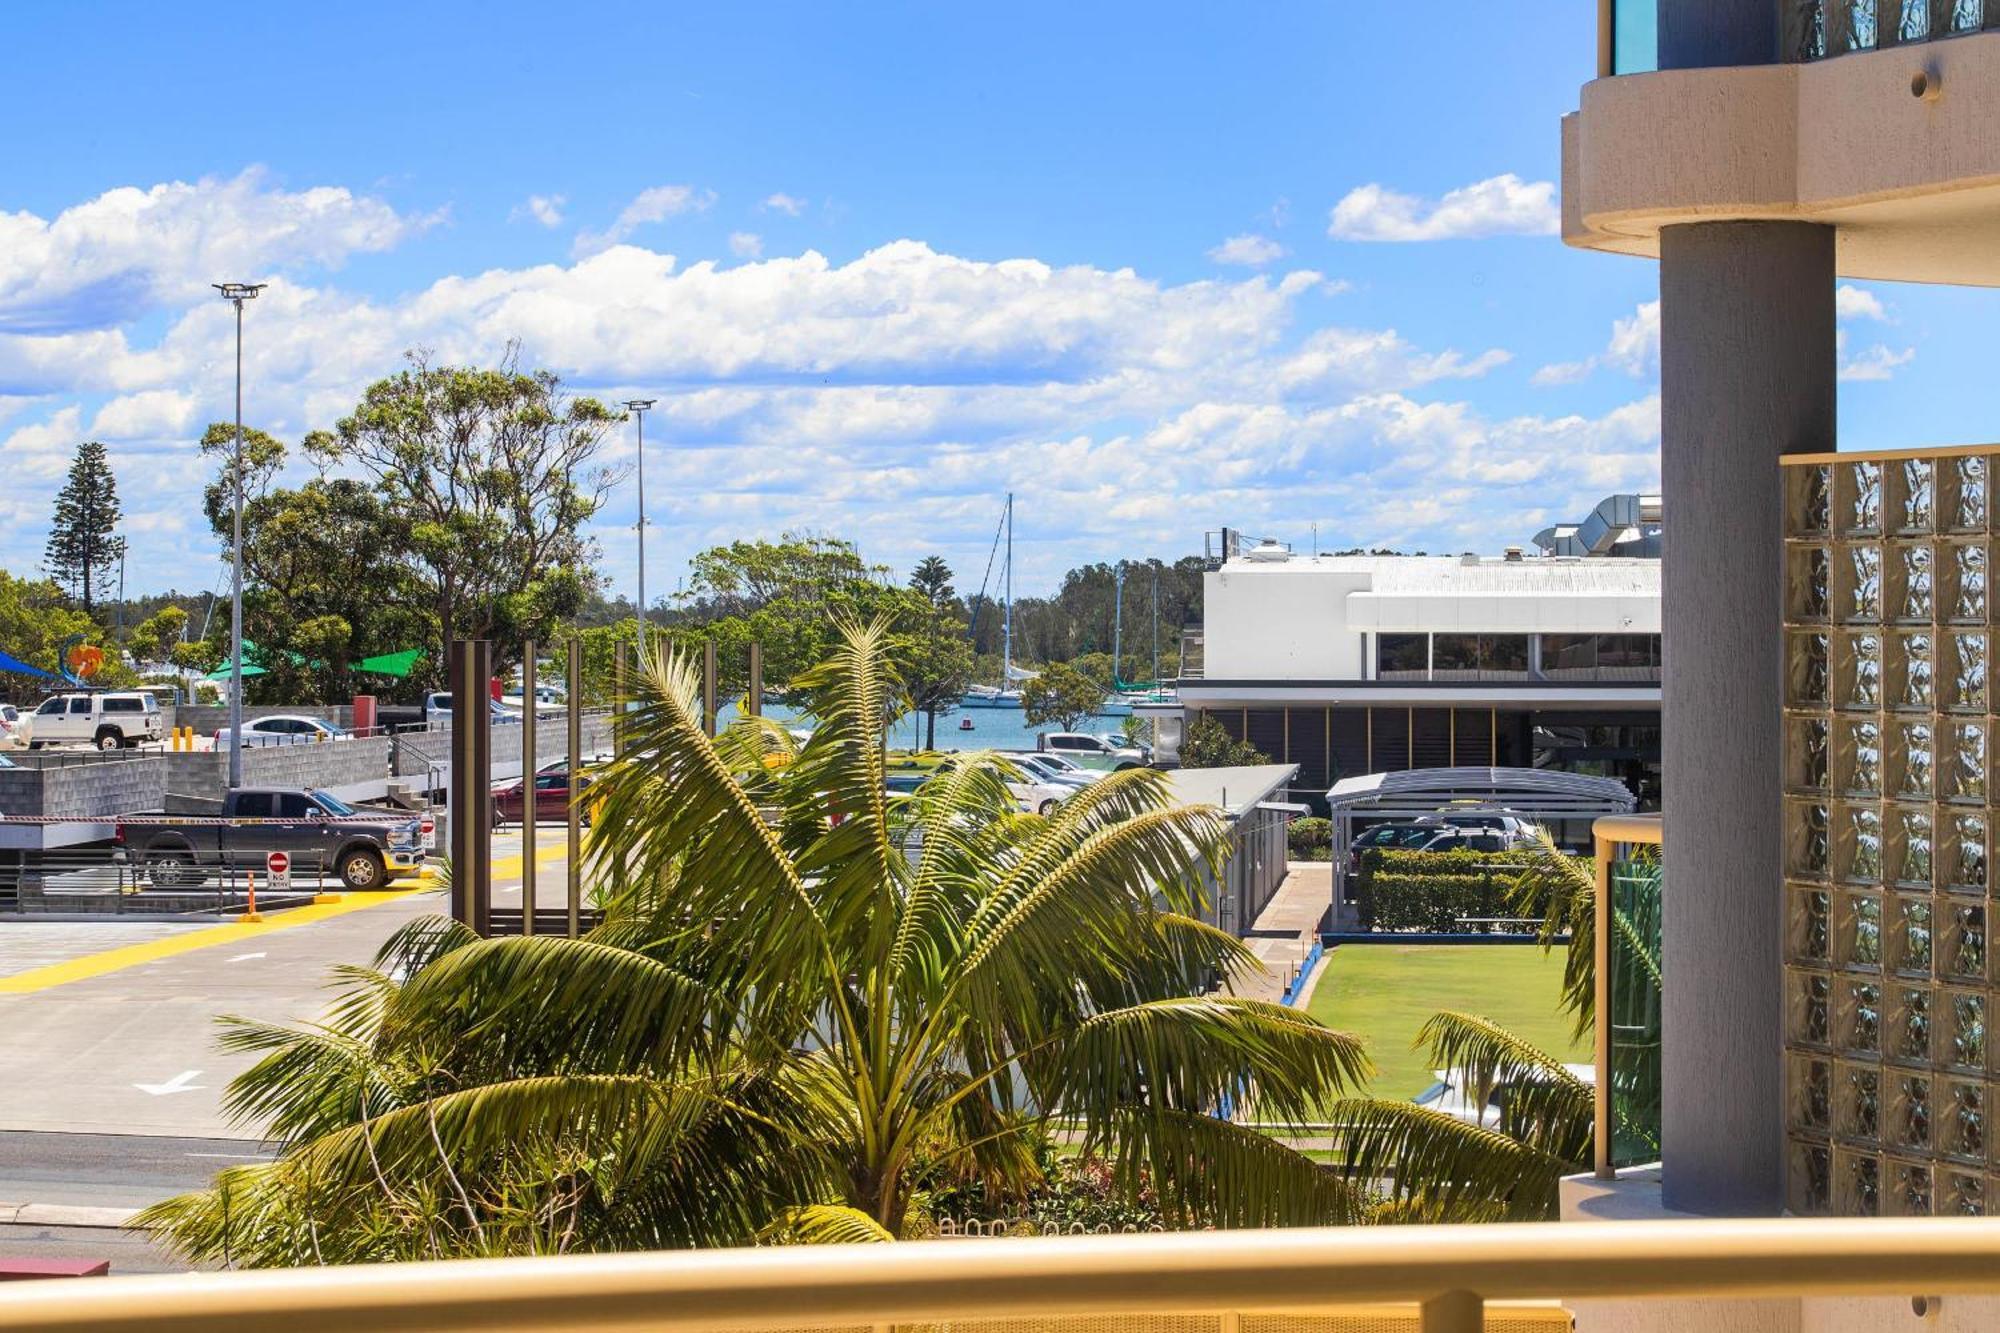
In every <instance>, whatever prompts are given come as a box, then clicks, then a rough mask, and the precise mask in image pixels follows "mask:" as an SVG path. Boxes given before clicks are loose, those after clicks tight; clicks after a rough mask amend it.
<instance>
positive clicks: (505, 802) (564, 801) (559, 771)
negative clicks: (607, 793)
mask: <svg viewBox="0 0 2000 1333" xmlns="http://www.w3.org/2000/svg"><path fill="white" fill-rule="evenodd" d="M589 790H590V778H589V777H588V776H585V777H583V778H580V779H579V780H578V782H577V793H578V795H579V796H580V795H582V794H583V793H584V792H587V791H589ZM526 805H527V801H526V798H525V797H524V795H523V792H522V784H521V783H519V782H516V783H513V784H511V785H509V786H505V787H496V788H494V790H493V824H494V827H496V828H498V827H499V826H500V825H502V824H518V823H520V822H521V812H522V810H523V809H524V808H525V807H526ZM582 806H583V822H584V823H586V824H588V823H589V822H590V803H589V802H588V801H585V802H582ZM568 818H569V772H568V770H567V769H566V768H545V769H543V770H542V771H541V772H539V773H537V774H535V822H536V823H537V824H560V823H562V822H563V821H565V820H567V819H568Z"/></svg>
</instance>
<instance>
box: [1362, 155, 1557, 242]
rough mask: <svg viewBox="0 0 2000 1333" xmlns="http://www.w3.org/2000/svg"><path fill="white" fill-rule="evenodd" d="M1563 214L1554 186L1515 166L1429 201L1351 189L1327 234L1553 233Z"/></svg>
mask: <svg viewBox="0 0 2000 1333" xmlns="http://www.w3.org/2000/svg"><path fill="white" fill-rule="evenodd" d="M1561 220H1562V214H1561V210H1560V209H1559V208H1558V206H1557V204H1556V187H1555V185H1554V184H1553V183H1552V182H1550V181H1533V182H1530V181H1524V180H1522V179H1521V178H1520V177H1519V176H1516V175H1515V174H1513V173H1512V172H1508V173H1506V174H1505V175H1500V176H1493V177H1490V178H1489V179H1486V180H1483V181H1479V182H1477V183H1476V184H1472V185H1466V186H1461V187H1460V188H1458V189H1456V190H1452V191H1450V192H1449V193H1447V194H1446V195H1445V196H1444V197H1443V198H1442V199H1439V200H1436V201H1434V202H1433V201H1431V200H1426V199H1419V198H1418V197H1417V196H1415V195H1410V194H1401V193H1398V192H1397V191H1395V190H1391V189H1388V188H1387V187H1385V186H1382V185H1375V184H1369V185H1363V186H1360V187H1358V188H1356V189H1353V190H1350V191H1348V193H1347V195H1346V197H1345V198H1343V199H1342V200H1341V201H1340V202H1339V203H1337V204H1335V205H1334V206H1333V215H1332V219H1331V221H1330V222H1329V224H1328V226H1327V229H1326V234H1327V235H1329V236H1331V237H1333V238H1334V239H1336V240H1342V241H1446V240H1459V239H1463V238H1467V237H1475V236H1509V235H1513V236H1547V235H1554V234H1555V233H1556V231H1557V230H1558V229H1559V227H1560V224H1561Z"/></svg>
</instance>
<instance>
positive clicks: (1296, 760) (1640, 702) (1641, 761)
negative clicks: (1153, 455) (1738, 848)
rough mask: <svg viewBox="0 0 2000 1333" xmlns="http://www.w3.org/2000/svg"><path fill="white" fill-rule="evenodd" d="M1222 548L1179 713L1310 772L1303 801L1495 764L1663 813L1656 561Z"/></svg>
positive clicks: (1187, 653)
mask: <svg viewBox="0 0 2000 1333" xmlns="http://www.w3.org/2000/svg"><path fill="white" fill-rule="evenodd" d="M1224 550H1225V552H1226V554H1225V555H1224V557H1223V558H1222V559H1220V560H1216V561H1213V562H1212V566H1211V568H1210V570H1209V573H1208V575H1207V577H1206V581H1205V583H1204V586H1203V619H1204V622H1205V626H1204V630H1203V632H1202V634H1201V635H1200V636H1199V641H1198V644H1197V642H1196V641H1195V636H1193V635H1190V642H1189V644H1188V646H1187V648H1186V649H1184V654H1183V656H1184V665H1183V675H1182V678H1181V680H1180V682H1179V688H1180V702H1181V705H1182V707H1183V708H1184V710H1185V712H1186V714H1187V721H1188V722H1190V723H1192V722H1193V720H1194V718H1195V716H1196V715H1197V714H1206V715H1208V716H1211V717H1213V718H1214V719H1215V720H1216V721H1217V722H1219V723H1220V724H1221V725H1222V727H1223V728H1224V729H1225V730H1226V731H1228V732H1229V734H1230V735H1232V736H1235V737H1238V738H1242V739H1247V740H1248V741H1250V742H1251V743H1252V744H1253V745H1255V746H1256V747H1257V748H1258V749H1260V750H1262V751H1263V752H1264V753H1265V754H1267V755H1269V756H1270V757H1271V758H1272V759H1274V760H1278V761H1280V762H1284V763H1293V764H1297V765H1299V770H1300V771H1299V776H1298V779H1297V788H1296V791H1298V792H1300V793H1308V792H1324V791H1325V790H1326V789H1327V788H1328V787H1330V786H1332V784H1333V783H1334V782H1335V781H1337V780H1338V779H1340V778H1343V777H1354V776H1358V775H1360V774H1363V773H1373V772H1394V771H1399V770H1402V769H1408V768H1436V767H1445V766H1452V765H1494V766H1504V767H1530V766H1532V767H1555V768H1564V769H1571V770H1575V771H1582V772H1590V773H1597V774H1602V775H1604V776H1609V777H1618V778H1623V779H1625V780H1626V781H1627V782H1628V783H1629V784H1630V785H1631V786H1632V787H1633V788H1634V790H1635V791H1636V792H1637V793H1638V794H1639V795H1640V797H1641V799H1642V800H1643V801H1645V802H1646V803H1647V804H1652V803H1654V802H1655V801H1656V800H1657V797H1658V779H1659V754H1660V733H1659V709H1660V562H1659V561H1658V560H1655V559H1643V558H1628V557H1623V556H1549V555H1541V556H1523V555H1521V554H1520V553H1519V552H1518V551H1517V550H1510V551H1509V552H1508V554H1506V555H1505V556H1498V557H1476V556H1352V555H1340V556H1305V555H1298V554H1295V553H1292V552H1290V551H1288V550H1286V549H1285V548H1284V547H1282V546H1280V545H1277V544H1276V543H1269V542H1267V543H1263V544H1261V545H1258V546H1256V547H1254V548H1248V549H1241V548H1239V547H1238V546H1236V545H1235V544H1233V543H1225V547H1224Z"/></svg>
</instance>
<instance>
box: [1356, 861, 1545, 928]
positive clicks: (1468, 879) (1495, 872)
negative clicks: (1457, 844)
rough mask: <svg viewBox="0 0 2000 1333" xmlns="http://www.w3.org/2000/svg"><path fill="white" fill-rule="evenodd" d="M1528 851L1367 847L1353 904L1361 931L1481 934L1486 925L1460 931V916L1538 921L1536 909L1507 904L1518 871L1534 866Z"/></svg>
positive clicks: (1526, 905) (1521, 904)
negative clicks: (1429, 850) (1406, 849)
mask: <svg viewBox="0 0 2000 1333" xmlns="http://www.w3.org/2000/svg"><path fill="white" fill-rule="evenodd" d="M1537 855H1539V853H1538V852H1537V851H1536V850H1535V849H1534V848H1522V849H1518V850H1515V851H1508V852H1472V851H1462V852H1403V851H1393V850H1392V851H1384V850H1382V849H1381V848H1374V847H1371V848H1370V849H1368V850H1367V851H1366V852H1364V853H1362V857H1361V874H1360V875H1359V877H1358V878H1357V879H1356V881H1355V899H1356V904H1357V906H1358V908H1359V910H1360V916H1361V928H1362V929H1363V930H1380V931H1433V932H1436V933H1439V934H1447V935H1449V934H1464V933H1466V932H1467V931H1471V932H1473V933H1477V934H1486V933H1488V932H1490V931H1491V930H1492V927H1490V926H1483V925H1482V926H1471V927H1468V926H1462V925H1460V924H1459V922H1460V921H1461V920H1462V919H1464V918H1466V917H1502V916H1504V917H1527V916H1540V915H1541V906H1540V905H1539V904H1523V903H1516V902H1513V901H1511V898H1512V890H1513V888H1514V884H1515V881H1516V880H1518V879H1519V878H1520V870H1519V869H1516V867H1519V868H1525V867H1527V866H1529V865H1531V864H1533V863H1534V861H1535V858H1536V857H1537Z"/></svg>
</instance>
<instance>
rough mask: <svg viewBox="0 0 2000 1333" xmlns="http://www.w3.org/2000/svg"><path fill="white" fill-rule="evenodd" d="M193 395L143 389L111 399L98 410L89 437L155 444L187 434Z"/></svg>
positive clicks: (191, 419) (193, 406) (191, 422)
mask: <svg viewBox="0 0 2000 1333" xmlns="http://www.w3.org/2000/svg"><path fill="white" fill-rule="evenodd" d="M194 409H195V402H194V396H193V395H192V394H187V393H182V392H180V391H178V390H175V389H146V390H144V391H142V392H139V393H132V394H125V395H123V396H122V397H118V398H114V399H112V400H111V401H110V402H108V403H106V404H105V405H104V406H103V407H101V408H99V409H98V410H97V417H96V419H95V420H93V421H92V422H91V423H90V433H91V434H92V435H93V436H97V437H100V438H103V439H111V440H157V439H164V438H166V437H169V436H173V435H180V434H184V433H186V431H187V429H188V427H190V426H191V425H193V424H194Z"/></svg>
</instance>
